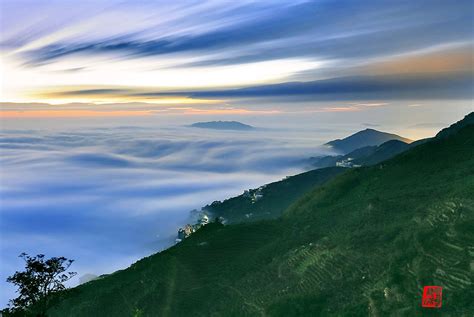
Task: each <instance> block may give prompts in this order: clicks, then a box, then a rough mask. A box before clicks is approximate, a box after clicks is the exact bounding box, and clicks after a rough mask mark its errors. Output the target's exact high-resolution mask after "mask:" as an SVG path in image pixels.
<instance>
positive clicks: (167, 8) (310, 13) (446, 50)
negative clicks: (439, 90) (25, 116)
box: [0, 0, 474, 103]
mask: <svg viewBox="0 0 474 317" xmlns="http://www.w3.org/2000/svg"><path fill="white" fill-rule="evenodd" d="M68 3H69V2H61V1H35V2H28V3H26V2H24V1H13V0H5V1H2V11H3V12H5V13H4V14H3V21H2V36H1V40H0V45H1V48H2V58H1V64H2V69H3V70H2V72H3V73H4V74H6V75H5V78H8V80H5V81H4V82H3V84H2V92H3V96H2V99H3V100H4V101H16V102H20V101H29V102H31V101H34V100H35V99H34V98H37V100H44V101H49V102H54V100H52V98H55V97H54V96H51V95H50V94H41V92H44V91H50V90H51V89H53V90H58V88H59V87H61V86H69V87H81V86H89V88H87V89H88V90H89V94H85V92H82V93H81V92H79V91H75V92H76V93H77V95H76V96H75V98H76V99H75V101H79V100H80V101H91V102H107V100H108V101H111V100H110V98H111V95H112V94H115V98H127V97H128V98H135V99H134V100H138V99H143V98H145V95H140V94H136V95H133V96H128V95H127V96H123V94H121V93H120V92H119V91H115V92H112V91H102V94H99V91H98V90H99V89H105V90H107V89H117V88H115V87H118V86H123V87H128V86H130V85H133V86H134V87H135V88H137V89H138V90H145V89H146V90H150V91H152V92H156V93H166V92H167V91H170V90H172V91H176V90H185V91H195V90H202V89H205V90H212V91H213V90H222V89H224V90H226V89H230V88H232V89H236V88H244V87H250V86H262V85H268V84H276V83H289V82H294V81H301V82H314V81H317V80H329V79H332V80H334V82H336V81H337V80H336V79H339V82H341V81H344V78H345V77H346V78H347V77H354V78H356V77H357V78H359V77H362V80H364V78H363V77H364V76H388V75H397V76H400V77H398V80H400V81H402V80H406V84H404V85H402V84H397V85H396V89H398V90H402V91H401V93H402V97H401V98H405V97H406V96H407V95H410V86H412V85H414V86H415V88H414V89H411V90H417V89H418V90H421V86H422V83H418V82H416V81H414V80H411V79H410V77H411V76H412V75H414V74H415V75H419V76H420V81H423V80H424V78H425V77H427V75H428V74H429V75H430V76H431V77H433V78H432V81H436V80H441V79H442V78H446V77H447V76H448V75H447V74H456V75H457V74H460V73H463V72H464V73H466V72H468V73H471V74H472V44H473V40H472V39H473V29H472V20H473V12H474V10H473V4H472V2H471V1H467V0H459V1H454V2H446V1H427V0H422V1H416V3H415V2H413V1H408V0H399V1H389V2H386V1H376V0H373V1H372V0H371V1H363V2H361V1H355V0H343V1H337V2H334V1H324V0H323V1H303V0H302V1H291V2H279V1H258V2H254V1H238V2H228V1H185V2H176V3H171V2H169V1H140V2H135V1H114V0H102V1H97V2H77V3H74V8H75V9H74V10H70V3H69V4H68ZM27 4H28V5H27ZM348 12H350V13H351V18H350V19H347V14H348ZM13 17H15V18H13ZM17 17H21V19H18V18H17ZM19 21H21V23H19ZM123 21H127V22H126V23H124V22H123ZM433 30H436V31H433ZM469 65H470V66H471V67H469ZM460 76H462V74H461V75H460ZM440 78H441V79H440ZM440 85H441V84H440ZM443 85H444V83H443ZM104 87H105V88H104ZM367 88H375V91H374V94H377V93H379V91H378V90H377V89H376V88H377V87H376V85H375V86H374V85H369V86H367ZM249 89H250V88H249ZM424 89H425V90H429V89H434V88H433V87H432V86H429V85H427V86H426V87H425V88H424ZM59 90H61V89H59ZM94 90H97V91H96V92H95V93H94ZM71 92H72V91H71ZM247 92H248V93H250V94H252V91H251V90H250V91H247ZM457 92H458V91H456V92H453V93H452V94H455V93H457ZM63 93H65V91H64V92H63ZM396 93H397V92H394V94H393V95H394V96H393V98H395V97H396ZM92 95H94V96H92ZM280 95H282V94H280ZM325 95H328V94H325ZM73 97H74V96H72V95H69V96H68V99H72V98H73ZM148 97H150V96H148ZM81 98H82V99H81ZM94 98H95V99H94ZM361 98H363V99H367V96H363V97H361ZM374 98H375V97H372V98H369V99H370V100H373V99H374ZM381 98H382V99H385V97H381ZM65 99H66V98H65ZM115 100H116V99H115ZM59 102H63V99H60V100H58V101H56V103H59Z"/></svg>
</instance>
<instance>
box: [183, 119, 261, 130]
mask: <svg viewBox="0 0 474 317" xmlns="http://www.w3.org/2000/svg"><path fill="white" fill-rule="evenodd" d="M191 127H193V128H204V129H215V130H252V129H255V128H254V127H252V126H251V125H248V124H243V123H241V122H238V121H209V122H196V123H193V124H191Z"/></svg>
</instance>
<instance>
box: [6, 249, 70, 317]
mask: <svg viewBox="0 0 474 317" xmlns="http://www.w3.org/2000/svg"><path fill="white" fill-rule="evenodd" d="M20 258H22V259H23V260H24V261H25V270H24V271H22V272H20V271H16V272H15V274H13V275H12V276H9V277H8V278H7V282H9V283H12V284H14V285H16V286H17V287H18V290H17V293H19V296H18V297H17V298H15V299H12V300H10V305H9V306H10V308H9V309H8V310H7V311H4V312H5V313H9V315H19V314H20V315H30V316H46V310H47V308H48V307H49V305H50V303H51V300H52V297H53V294H55V293H57V292H59V291H61V290H64V289H65V288H66V287H65V286H64V283H65V282H66V281H68V280H69V279H71V278H72V277H73V276H75V275H76V272H66V271H67V270H68V269H69V267H70V266H71V264H72V263H73V262H74V260H69V259H67V258H65V257H52V258H50V259H45V256H44V254H38V255H37V256H34V257H31V256H29V255H28V254H26V253H22V254H20Z"/></svg>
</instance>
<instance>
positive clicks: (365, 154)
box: [309, 140, 413, 168]
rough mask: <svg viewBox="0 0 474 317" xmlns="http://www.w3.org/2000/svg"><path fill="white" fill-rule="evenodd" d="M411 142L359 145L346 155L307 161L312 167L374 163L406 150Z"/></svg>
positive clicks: (393, 141) (313, 158)
mask: <svg viewBox="0 0 474 317" xmlns="http://www.w3.org/2000/svg"><path fill="white" fill-rule="evenodd" d="M412 144H413V143H411V144H408V143H405V142H403V141H400V140H390V141H387V142H385V143H382V144H381V145H379V146H376V145H374V146H364V147H361V148H359V149H356V150H354V151H352V152H350V153H348V154H346V155H332V156H322V157H312V158H310V159H309V161H310V165H311V166H312V167H314V168H324V167H330V166H344V164H343V162H350V164H348V165H351V166H359V165H360V166H365V165H374V164H377V163H380V162H382V161H385V160H388V159H389V158H392V157H394V156H395V155H397V154H400V153H402V152H404V151H406V150H408V149H409V148H411V147H412ZM340 164H342V165H340ZM347 167H350V166H347Z"/></svg>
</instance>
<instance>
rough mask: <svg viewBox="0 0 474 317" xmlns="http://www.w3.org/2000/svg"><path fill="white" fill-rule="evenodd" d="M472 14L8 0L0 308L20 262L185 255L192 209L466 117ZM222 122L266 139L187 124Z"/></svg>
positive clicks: (378, 2)
mask: <svg viewBox="0 0 474 317" xmlns="http://www.w3.org/2000/svg"><path fill="white" fill-rule="evenodd" d="M473 6H474V4H473V2H472V1H467V0H466V1H462V0H444V1H441V0H418V1H413V0H410V1H408V0H406V1H405V0H393V1H389V0H387V1H384V0H353V1H350V0H337V1H336V0H333V1H326V0H316V1H305V0H292V1H224V0H216V1H191V0H181V1H159V0H157V1H148V0H134V1H131V0H125V1H112V0H94V1H92V0H75V1H73V0H48V1H46V0H0V307H1V306H3V305H4V304H6V303H7V300H8V298H11V297H12V296H13V288H12V287H11V286H9V285H7V284H6V283H4V282H2V281H3V280H5V278H6V276H8V275H9V274H11V273H12V272H13V271H15V270H17V269H19V268H21V260H20V259H18V258H16V255H17V254H20V253H21V252H24V251H26V252H29V253H31V254H37V253H45V254H46V255H47V256H67V257H70V258H74V259H76V262H75V264H74V270H76V271H77V272H78V273H79V275H78V276H82V275H84V274H103V273H110V272H112V271H114V270H116V269H120V268H124V267H126V266H128V265H130V264H131V263H133V262H134V261H136V260H138V259H139V258H141V257H143V256H146V255H149V254H151V253H153V252H156V251H159V250H161V249H163V248H165V247H167V246H169V245H171V244H172V243H173V240H174V237H175V234H176V229H177V228H178V227H179V226H182V225H183V224H184V223H186V222H187V221H190V218H189V217H190V213H189V211H190V210H192V209H194V208H198V209H199V208H200V207H202V206H204V205H205V204H208V203H210V202H212V201H214V200H220V199H225V198H228V197H231V196H233V195H237V194H239V193H241V192H242V191H243V190H245V189H248V188H255V187H258V186H260V185H262V184H264V183H268V182H271V181H276V180H278V179H280V178H282V177H285V176H287V175H293V174H296V173H298V172H301V171H303V170H305V169H306V168H307V166H305V164H304V160H305V159H306V158H308V157H310V156H316V155H325V154H328V153H327V149H326V150H325V149H323V148H321V147H319V145H321V144H323V143H324V142H327V141H329V140H332V139H335V138H342V137H345V136H348V135H350V134H351V133H354V132H357V131H359V130H361V129H365V128H374V129H378V130H382V131H387V132H391V133H397V134H400V135H402V136H404V137H408V138H411V139H413V140H417V139H420V138H425V137H430V136H433V135H434V134H436V132H437V131H439V130H440V129H442V128H443V127H446V126H448V125H450V124H451V123H453V122H455V121H457V120H460V119H462V117H463V116H464V115H466V114H467V113H469V112H472V111H474V105H473V102H472V98H473V94H474V88H473V82H474V81H473V71H474V70H473V46H474V31H473V30H474V27H473V21H474V19H473V18H474V17H473V15H474V8H473ZM211 120H237V121H241V122H243V123H246V124H251V125H253V126H255V127H257V129H256V130H254V131H253V132H250V133H247V132H230V131H228V132H222V131H206V130H202V129H198V130H195V129H192V128H189V127H188V126H189V125H190V124H191V123H194V122H197V121H211ZM203 180H205V181H203ZM74 283H76V284H77V283H78V279H75V280H74V281H73V284H74Z"/></svg>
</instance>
